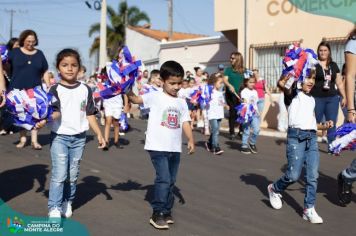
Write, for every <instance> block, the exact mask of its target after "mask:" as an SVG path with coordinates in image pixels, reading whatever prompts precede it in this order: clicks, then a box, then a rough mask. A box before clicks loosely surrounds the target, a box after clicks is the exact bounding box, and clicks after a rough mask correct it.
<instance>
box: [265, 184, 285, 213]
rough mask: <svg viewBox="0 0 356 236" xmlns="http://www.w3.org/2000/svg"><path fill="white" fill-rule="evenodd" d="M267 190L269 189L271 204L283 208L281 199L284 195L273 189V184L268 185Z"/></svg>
mask: <svg viewBox="0 0 356 236" xmlns="http://www.w3.org/2000/svg"><path fill="white" fill-rule="evenodd" d="M267 190H268V195H269V202H270V203H271V206H272V207H273V208H274V209H276V210H279V209H281V208H282V200H281V198H282V195H281V194H279V193H276V192H275V191H274V190H273V185H272V184H270V185H268V187H267Z"/></svg>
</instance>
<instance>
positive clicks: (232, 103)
mask: <svg viewBox="0 0 356 236" xmlns="http://www.w3.org/2000/svg"><path fill="white" fill-rule="evenodd" d="M225 97H226V103H227V105H228V106H229V107H230V110H229V113H230V114H229V133H230V135H234V134H235V124H236V119H237V113H236V109H235V107H236V106H237V105H239V104H240V101H239V100H238V99H237V97H236V95H235V94H233V93H231V92H230V91H229V90H227V91H226V94H225Z"/></svg>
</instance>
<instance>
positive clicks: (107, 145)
mask: <svg viewBox="0 0 356 236" xmlns="http://www.w3.org/2000/svg"><path fill="white" fill-rule="evenodd" d="M103 151H109V144H108V143H106V145H105V147H104V148H103Z"/></svg>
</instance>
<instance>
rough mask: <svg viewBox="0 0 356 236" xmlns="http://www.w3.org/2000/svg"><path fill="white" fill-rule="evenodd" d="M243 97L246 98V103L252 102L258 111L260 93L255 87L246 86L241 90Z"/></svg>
mask: <svg viewBox="0 0 356 236" xmlns="http://www.w3.org/2000/svg"><path fill="white" fill-rule="evenodd" d="M241 99H243V100H245V102H246V103H248V104H252V105H253V107H254V108H255V110H256V111H257V110H258V108H257V101H258V94H257V91H256V90H255V89H252V90H251V89H248V88H244V89H243V90H242V91H241Z"/></svg>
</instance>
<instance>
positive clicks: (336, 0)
mask: <svg viewBox="0 0 356 236" xmlns="http://www.w3.org/2000/svg"><path fill="white" fill-rule="evenodd" d="M289 2H290V3H292V4H293V5H294V6H296V7H297V8H299V9H300V10H303V11H305V12H309V13H312V14H316V15H322V16H331V17H336V18H340V19H344V20H347V21H350V22H352V23H355V24H356V0H289Z"/></svg>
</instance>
